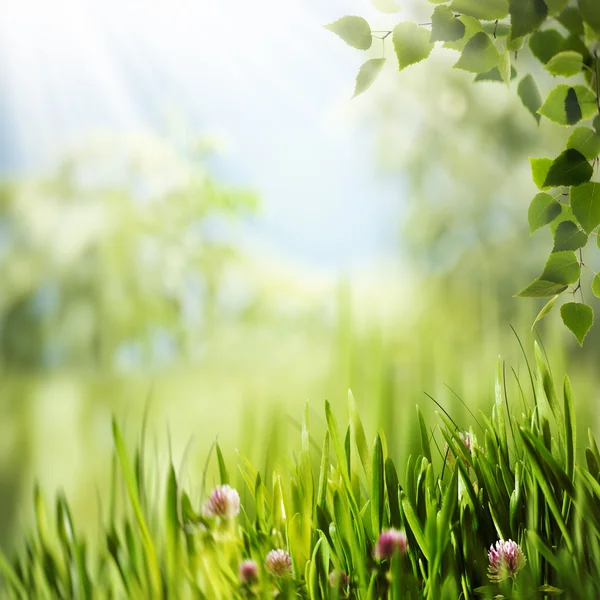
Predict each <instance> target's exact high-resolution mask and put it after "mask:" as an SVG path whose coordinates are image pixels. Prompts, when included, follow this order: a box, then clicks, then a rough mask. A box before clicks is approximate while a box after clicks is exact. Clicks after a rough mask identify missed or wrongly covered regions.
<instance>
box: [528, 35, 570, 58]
mask: <svg viewBox="0 0 600 600" xmlns="http://www.w3.org/2000/svg"><path fill="white" fill-rule="evenodd" d="M564 42H565V39H564V38H563V36H562V35H560V33H559V32H558V31H556V29H544V30H543V31H536V32H534V33H532V34H531V36H529V49H530V50H531V53H532V54H533V55H534V56H535V57H536V58H537V59H538V60H539V61H540V62H542V63H544V64H546V63H547V62H548V61H549V60H550V59H551V58H552V57H553V56H554V55H555V54H557V53H558V52H560V51H561V49H562V46H563V44H564Z"/></svg>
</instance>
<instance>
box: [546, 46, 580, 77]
mask: <svg viewBox="0 0 600 600" xmlns="http://www.w3.org/2000/svg"><path fill="white" fill-rule="evenodd" d="M544 68H545V69H546V71H548V73H550V74H551V75H560V76H562V77H572V76H573V75H577V73H580V72H581V69H583V56H581V54H579V52H575V51H573V50H566V51H565V52H559V53H558V54H555V55H554V56H553V57H552V58H551V59H550V60H549V61H548V63H547V64H546V66H545V67H544Z"/></svg>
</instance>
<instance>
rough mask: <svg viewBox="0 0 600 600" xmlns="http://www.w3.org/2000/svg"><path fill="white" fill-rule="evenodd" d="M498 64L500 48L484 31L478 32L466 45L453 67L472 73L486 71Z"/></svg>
mask: <svg viewBox="0 0 600 600" xmlns="http://www.w3.org/2000/svg"><path fill="white" fill-rule="evenodd" d="M497 65H498V50H496V46H495V45H494V42H493V40H492V38H491V37H490V36H489V35H488V34H487V33H484V32H483V31H480V32H478V33H476V34H475V35H474V36H473V37H472V38H471V39H470V40H469V41H468V42H467V45H466V46H465V48H464V50H463V51H462V54H461V56H460V58H459V59H458V61H457V62H456V64H455V65H454V67H453V68H455V69H463V70H464V71H470V72H471V73H485V72H486V71H489V70H490V69H493V68H494V67H496V66H497Z"/></svg>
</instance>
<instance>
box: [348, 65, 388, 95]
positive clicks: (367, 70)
mask: <svg viewBox="0 0 600 600" xmlns="http://www.w3.org/2000/svg"><path fill="white" fill-rule="evenodd" d="M384 64H385V58H370V59H369V60H368V61H366V62H365V63H363V64H362V65H361V67H360V69H359V71H358V75H357V76H356V86H355V87H354V96H352V97H353V98H356V96H358V95H359V94H362V93H363V92H366V91H367V90H368V89H369V88H370V87H371V85H373V82H374V81H375V80H376V79H377V76H378V75H379V73H381V69H383V65H384Z"/></svg>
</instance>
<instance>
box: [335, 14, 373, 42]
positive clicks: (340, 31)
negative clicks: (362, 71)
mask: <svg viewBox="0 0 600 600" xmlns="http://www.w3.org/2000/svg"><path fill="white" fill-rule="evenodd" d="M325 29H329V31H333V33H335V34H336V35H338V36H340V37H341V38H342V39H343V40H344V42H346V44H348V45H349V46H352V47H353V48H357V49H358V50H368V49H369V48H370V47H371V44H372V43H373V36H372V35H371V27H370V25H369V23H367V21H366V20H365V19H363V18H362V17H353V16H346V17H342V18H341V19H338V20H337V21H335V23H331V24H329V25H325Z"/></svg>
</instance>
